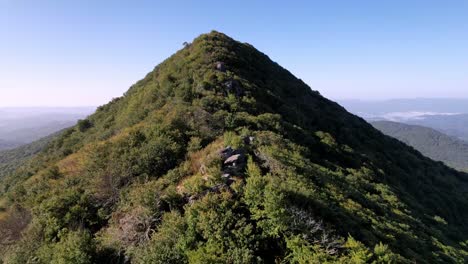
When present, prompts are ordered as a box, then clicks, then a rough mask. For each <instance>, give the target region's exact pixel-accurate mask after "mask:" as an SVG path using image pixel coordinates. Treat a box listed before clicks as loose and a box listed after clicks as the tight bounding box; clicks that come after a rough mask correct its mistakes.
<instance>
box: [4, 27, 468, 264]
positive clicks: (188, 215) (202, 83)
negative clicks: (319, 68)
mask: <svg viewBox="0 0 468 264" xmlns="http://www.w3.org/2000/svg"><path fill="white" fill-rule="evenodd" d="M31 164H32V165H31V166H29V167H28V168H22V169H19V170H18V171H16V172H15V173H13V174H11V175H10V176H8V177H6V178H5V179H4V180H2V182H1V184H2V186H3V187H4V188H2V190H3V191H2V193H1V194H0V195H1V200H0V204H1V206H2V207H3V211H2V212H0V232H1V233H2V234H5V235H4V236H2V238H0V239H1V241H0V245H1V246H0V256H1V259H2V261H3V262H4V263H28V262H29V263H128V262H130V263H325V262H336V263H405V262H407V263H414V262H417V263H463V262H464V261H466V260H467V250H468V248H467V246H468V245H467V243H468V241H467V240H468V223H467V221H466V219H468V210H466V208H468V177H467V175H466V174H464V173H461V172H457V171H455V170H452V169H450V168H448V167H446V166H444V165H443V164H441V163H437V162H434V161H432V160H430V159H428V158H425V157H424V156H422V155H421V154H420V153H419V152H417V151H415V150H413V149H412V148H409V147H408V146H406V145H405V144H403V143H401V142H399V141H398V140H396V139H393V138H390V137H387V136H385V135H383V134H382V133H381V132H379V131H377V130H376V129H374V128H373V127H372V126H371V125H370V124H368V123H366V122H365V121H364V120H362V119H360V118H358V117H356V116H354V115H351V114H349V113H348V112H346V111H345V110H344V109H343V108H342V107H340V106H339V105H338V104H336V103H334V102H331V101H329V100H327V99H326V98H324V97H322V96H321V95H320V94H319V93H318V92H315V91H312V90H311V89H310V88H309V87H308V86H307V85H306V84H305V83H304V82H302V81H301V80H299V79H297V78H296V77H294V76H293V75H292V74H291V73H289V72H288V71H287V70H285V69H283V68H282V67H280V66H279V65H278V64H276V63H274V62H273V61H271V60H270V59H269V58H268V57H267V56H266V55H264V54H262V53H261V52H259V51H258V50H256V49H255V48H254V47H252V46H251V45H249V44H246V43H240V42H237V41H235V40H233V39H231V38H229V37H228V36H226V35H224V34H221V33H218V32H211V33H209V34H205V35H201V36H200V37H198V38H196V39H195V40H194V41H193V43H190V44H188V45H186V46H185V47H184V48H183V49H182V50H180V51H178V52H177V53H176V54H174V55H173V56H171V57H170V58H168V59H167V60H166V61H164V62H163V63H161V64H160V65H158V66H157V67H156V68H155V69H154V70H153V71H152V72H150V73H149V74H148V75H146V77H145V78H143V79H142V80H140V81H138V82H137V83H136V84H134V85H133V86H132V87H131V88H130V89H129V91H128V92H127V93H126V94H125V95H124V96H123V97H121V98H118V99H115V100H113V101H112V102H110V103H109V104H107V105H104V106H102V107H99V108H98V110H97V111H96V112H95V113H94V114H93V115H91V116H90V117H89V118H88V119H86V120H83V121H81V122H79V123H78V124H77V125H76V126H75V127H73V128H71V129H68V130H67V131H65V132H64V133H62V135H61V136H60V137H58V138H57V139H54V140H53V142H52V143H51V144H50V145H49V147H48V148H47V149H46V150H44V151H43V152H41V153H40V154H39V155H38V156H37V157H36V158H35V159H34V160H33V162H31Z"/></svg>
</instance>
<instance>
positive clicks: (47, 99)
mask: <svg viewBox="0 0 468 264" xmlns="http://www.w3.org/2000/svg"><path fill="white" fill-rule="evenodd" d="M110 3H111V2H107V1H99V2H91V1H80V2H60V1H41V2H40V3H39V2H36V1H2V2H1V3H0V34H1V35H2V36H4V39H5V40H8V41H2V42H1V43H0V56H1V57H2V62H1V63H0V90H1V96H0V106H41V105H44V106H81V105H87V106H88V105H95V106H98V105H102V104H105V103H107V102H108V101H110V100H111V99H112V98H114V97H119V96H121V95H122V94H124V92H126V91H127V90H128V89H129V87H130V86H131V85H132V84H134V83H135V82H137V81H138V80H140V79H142V78H143V77H144V76H145V75H146V74H147V73H148V72H150V71H151V70H152V69H153V68H154V67H155V66H156V65H157V64H159V63H161V62H162V61H163V60H164V59H166V58H167V57H169V56H170V55H172V54H173V53H175V52H176V51H177V50H178V49H181V48H182V43H183V42H185V41H188V42H190V41H192V40H193V38H195V37H196V36H198V35H199V34H202V33H207V32H209V31H211V30H213V29H214V30H218V31H220V32H223V33H226V34H228V35H229V36H231V37H233V38H235V39H237V40H239V41H242V42H248V43H250V44H252V45H254V46H255V47H256V48H258V49H259V50H260V51H262V52H264V53H266V54H267V55H268V56H270V58H271V59H272V60H274V61H276V62H278V63H279V64H280V65H282V66H283V67H285V68H286V69H288V70H290V71H291V72H292V73H293V74H294V75H296V76H297V77H298V78H301V79H302V80H303V81H304V82H306V83H307V84H308V85H309V86H310V87H312V89H314V90H318V91H319V92H320V93H321V94H322V95H324V96H325V97H327V98H330V99H332V100H347V99H364V100H369V99H371V100H382V99H390V98H413V97H421V96H424V97H433V98H437V97H454V98H458V97H466V98H468V89H466V88H467V87H468V76H467V75H466V69H467V68H468V17H467V16H466V13H468V2H464V1H453V2H452V1H451V2H439V1H411V2H407V1H402V0H400V1H392V2H388V3H381V2H378V3H377V2H374V1H361V2H358V3H356V2H352V3H351V2H349V3H348V2H340V1H336V2H335V1H327V2H302V1H289V2H288V5H286V6H284V5H281V4H280V3H276V2H271V1H270V2H268V4H265V3H261V2H254V3H252V2H248V6H249V8H248V9H245V8H244V7H243V6H244V5H242V4H239V2H235V3H228V2H227V3H223V4H222V5H220V4H219V2H217V1H204V2H196V3H192V2H188V3H187V2H181V1H171V2H146V1H143V2H139V3H134V2H132V3H130V2H128V3H120V4H115V3H114V2H112V4H110ZM246 4H247V3H246ZM227 10H229V11H228V12H226V11H227Z"/></svg>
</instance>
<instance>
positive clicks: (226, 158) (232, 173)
mask: <svg viewBox="0 0 468 264" xmlns="http://www.w3.org/2000/svg"><path fill="white" fill-rule="evenodd" d="M243 141H244V143H245V144H246V145H250V144H252V143H253V141H254V137H251V136H247V137H244V139H243ZM218 154H219V156H220V157H221V159H222V162H223V164H222V169H221V173H222V175H221V177H222V178H223V179H224V182H223V183H220V184H217V185H214V186H212V187H210V188H208V189H206V190H205V191H203V192H202V193H198V194H194V195H192V196H190V197H188V202H189V203H193V202H195V201H196V200H198V199H200V198H201V197H203V196H205V195H206V194H208V193H212V192H216V193H218V192H220V191H221V190H222V189H225V188H227V189H229V186H230V185H231V184H232V183H233V182H234V179H233V177H242V176H243V175H244V173H245V168H246V166H247V155H246V151H245V150H244V149H234V148H232V147H231V146H227V147H225V148H223V149H221V150H220V151H219V152H218ZM200 171H201V172H202V173H203V174H204V173H206V168H205V166H204V165H202V166H201V167H200Z"/></svg>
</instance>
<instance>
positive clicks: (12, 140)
mask: <svg viewBox="0 0 468 264" xmlns="http://www.w3.org/2000/svg"><path fill="white" fill-rule="evenodd" d="M94 109H95V108H94V107H73V108H71V107H70V108H68V107H17V108H11V107H10V108H0V150H4V149H13V148H15V147H18V146H21V145H24V144H28V143H31V142H33V141H35V140H39V139H40V138H43V137H45V136H48V135H50V134H52V133H54V132H56V131H58V130H61V129H64V128H66V127H70V126H72V125H74V124H76V122H77V120H78V119H82V118H85V117H86V116H87V115H89V114H90V113H92V112H93V111H94Z"/></svg>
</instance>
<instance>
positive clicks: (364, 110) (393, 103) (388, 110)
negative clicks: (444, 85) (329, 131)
mask: <svg viewBox="0 0 468 264" xmlns="http://www.w3.org/2000/svg"><path fill="white" fill-rule="evenodd" d="M339 102H340V104H342V105H343V106H344V107H345V108H346V109H347V110H348V111H350V112H351V113H354V114H356V115H358V116H361V117H363V118H364V119H366V120H368V121H370V122H372V121H393V122H400V123H405V124H412V125H421V126H425V127H430V128H433V129H435V130H438V131H441V132H443V133H444V134H447V135H450V136H454V137H457V138H459V139H462V140H465V141H468V99H448V98H446V99H443V98H439V99H438V98H426V99H393V100H382V101H363V100H341V101H339Z"/></svg>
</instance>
